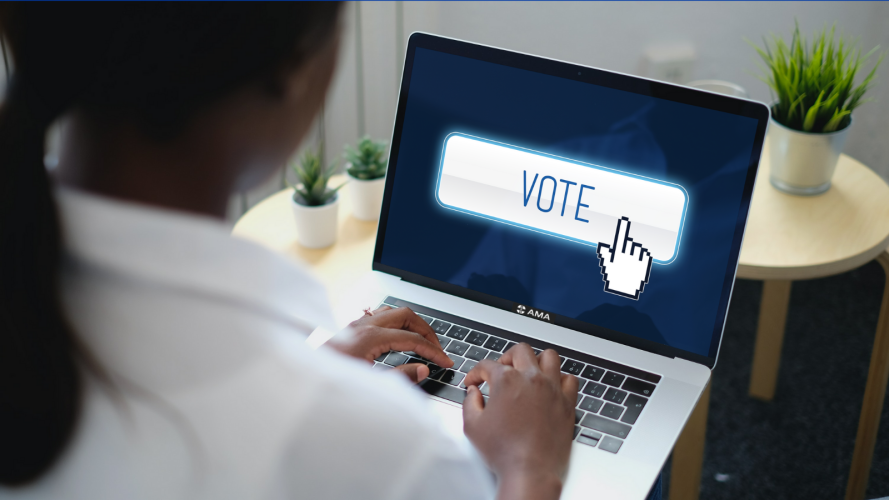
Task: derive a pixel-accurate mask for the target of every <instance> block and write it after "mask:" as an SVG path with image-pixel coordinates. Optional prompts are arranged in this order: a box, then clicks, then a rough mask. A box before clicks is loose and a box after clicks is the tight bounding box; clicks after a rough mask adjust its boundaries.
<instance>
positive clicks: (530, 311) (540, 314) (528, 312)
mask: <svg viewBox="0 0 889 500" xmlns="http://www.w3.org/2000/svg"><path fill="white" fill-rule="evenodd" d="M515 312H516V314H521V315H522V316H530V317H532V318H534V319H539V320H540V321H546V322H547V323H552V322H553V320H552V318H550V315H549V313H548V312H546V311H541V310H540V309H534V308H533V307H528V306H525V305H522V304H516V306H515Z"/></svg>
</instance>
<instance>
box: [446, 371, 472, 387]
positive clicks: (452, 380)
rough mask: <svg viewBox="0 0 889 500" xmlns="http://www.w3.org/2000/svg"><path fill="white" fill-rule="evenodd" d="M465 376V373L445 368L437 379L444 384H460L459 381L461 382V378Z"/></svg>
mask: <svg viewBox="0 0 889 500" xmlns="http://www.w3.org/2000/svg"><path fill="white" fill-rule="evenodd" d="M465 377H466V375H463V374H462V373H460V372H455V371H454V370H447V371H445V372H444V373H443V374H442V375H441V377H440V378H439V380H441V381H442V382H444V383H446V384H450V385H460V382H463V379H464V378H465Z"/></svg>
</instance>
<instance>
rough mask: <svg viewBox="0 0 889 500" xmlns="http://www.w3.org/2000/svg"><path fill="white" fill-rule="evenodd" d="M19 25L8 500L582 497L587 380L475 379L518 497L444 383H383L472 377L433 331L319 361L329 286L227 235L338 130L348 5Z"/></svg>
mask: <svg viewBox="0 0 889 500" xmlns="http://www.w3.org/2000/svg"><path fill="white" fill-rule="evenodd" d="M2 9H3V10H2V12H0V22H2V29H3V34H4V38H5V40H6V41H7V43H8V45H9V48H10V50H11V53H12V56H13V61H14V64H15V71H14V78H13V81H12V84H11V86H10V88H9V91H8V93H7V95H6V99H5V102H4V104H3V107H2V110H0V169H2V175H3V178H2V181H0V186H2V187H0V189H2V190H3V196H2V200H0V203H2V208H0V234H2V238H3V243H2V248H0V252H2V259H0V291H2V294H0V496H3V497H4V498H16V499H18V498H62V497H64V498H83V499H87V498H88V499H102V498H128V499H131V498H137V499H138V498H165V499H166V498H189V499H203V498H206V499H210V498H212V499H220V498H223V499H224V498H239V499H243V498H294V497H298V498H319V497H320V498H363V499H364V498H390V499H395V498H419V497H421V496H422V497H424V498H445V497H447V498H484V497H490V496H493V494H494V488H495V487H496V491H497V495H498V496H499V497H501V498H535V499H545V498H557V497H558V496H559V493H560V490H561V486H562V479H563V477H564V474H565V469H566V466H567V461H568V454H569V450H570V443H571V435H572V426H573V406H574V401H575V398H576V394H577V381H576V379H575V378H574V377H571V376H567V375H562V374H560V372H559V358H558V356H557V355H556V353H555V352H553V351H545V352H543V353H542V354H541V355H539V356H535V355H534V353H533V351H532V350H531V349H530V348H529V347H528V346H526V345H519V346H516V347H515V348H513V349H512V350H510V351H509V352H508V353H506V354H505V355H504V356H503V357H502V358H501V360H500V362H499V363H492V362H489V361H483V362H482V363H480V364H479V365H478V367H477V368H476V369H475V370H474V371H473V372H471V373H470V374H469V375H468V376H467V379H466V380H467V384H468V385H470V389H469V393H468V397H467V400H466V403H465V404H464V410H463V411H464V421H465V424H464V426H465V428H464V430H465V433H466V435H467V436H468V437H469V439H470V440H471V441H472V443H473V444H474V445H475V449H476V450H477V451H478V452H479V454H480V455H481V457H482V458H483V459H484V461H485V462H486V464H487V466H488V467H489V468H490V470H492V471H493V472H494V475H495V476H496V484H495V483H494V482H492V480H491V477H490V475H489V474H488V473H487V471H485V468H484V465H483V464H481V463H480V462H479V461H477V459H476V455H475V453H474V452H473V451H472V450H466V449H463V448H462V447H460V446H459V444H458V442H457V441H455V440H453V439H452V438H450V437H449V436H448V435H447V434H446V433H445V431H444V430H442V428H441V427H440V426H439V425H438V424H437V422H436V421H435V420H433V419H432V417H431V416H430V415H429V413H428V412H427V411H426V407H425V406H424V402H425V400H424V399H423V397H422V396H421V393H420V391H417V390H415V389H414V388H412V387H411V386H410V385H409V383H408V378H410V379H412V380H414V381H417V380H420V379H422V378H423V377H425V376H426V375H427V374H428V369H427V368H425V367H419V366H416V365H415V366H408V367H404V368H402V369H401V370H402V371H403V372H404V373H405V374H406V375H407V376H408V377H407V378H405V377H394V376H392V375H391V374H380V373H377V372H374V371H372V370H370V368H369V364H368V361H370V360H372V359H374V358H375V357H377V356H378V355H379V354H381V353H382V352H386V351H388V350H390V349H396V350H413V351H416V352H417V353H419V354H421V355H423V356H425V357H427V358H429V359H431V360H433V361H435V362H436V363H438V364H440V365H443V366H449V365H450V360H449V359H448V358H447V357H446V355H445V354H444V352H443V351H442V350H441V346H440V345H439V343H438V341H437V338H436V336H435V335H434V333H433V332H432V331H431V329H430V328H429V327H428V325H426V324H425V323H424V322H423V321H422V320H419V319H418V317H417V316H416V315H415V314H413V313H412V312H411V311H410V310H408V309H398V310H381V311H378V312H376V313H374V314H372V315H367V316H365V317H363V318H361V319H359V320H357V321H356V322H354V323H353V324H352V325H351V326H350V330H351V335H343V336H342V339H341V340H338V341H336V342H334V345H333V346H332V347H333V349H328V348H323V349H319V350H318V351H312V350H310V349H308V348H307V347H306V346H305V345H304V342H303V339H304V338H305V335H306V334H308V333H309V332H310V331H311V330H312V329H313V328H314V326H315V325H317V324H323V323H325V322H329V320H330V313H329V312H328V306H327V304H326V303H325V302H324V299H323V297H324V293H323V291H322V289H321V288H320V286H319V284H318V283H317V282H315V281H314V280H313V279H312V278H311V277H310V276H309V275H308V274H307V273H306V272H305V271H304V270H303V269H302V268H300V267H297V266H295V265H293V264H291V263H289V262H287V261H285V260H283V259H282V258H281V257H279V256H276V255H274V254H271V253H268V252H266V251H265V250H263V249H261V248H258V247H256V246H254V245H252V244H249V243H247V242H243V241H238V240H234V239H232V238H230V237H229V236H228V234H227V231H226V228H225V226H224V225H223V224H222V223H221V220H222V219H223V217H224V212H225V208H226V206H227V201H228V199H229V196H230V195H231V193H233V192H236V191H239V190H243V189H247V188H249V187H251V186H253V185H255V184H257V183H258V182H260V181H262V180H263V179H266V178H268V177H269V176H270V175H272V174H273V173H274V172H275V171H276V170H277V169H278V168H279V167H280V166H281V165H283V164H284V163H285V161H286V159H287V158H288V157H289V156H290V155H291V154H292V153H293V151H294V150H295V149H296V147H297V145H298V144H299V142H300V140H301V138H302V137H303V136H304V135H305V133H306V131H307V130H308V128H309V126H310V124H311V123H312V120H313V117H314V116H315V114H316V113H317V111H318V109H319V108H320V106H321V103H322V101H323V99H324V95H325V92H326V90H327V87H328V85H329V83H330V79H331V75H332V73H333V68H334V67H335V62H336V54H337V49H338V44H339V33H340V20H339V16H340V10H341V7H340V5H338V4H333V3H323V4H310V3H295V4H283V3H275V4H253V3H248V4H229V3H225V4H221V5H207V4H203V3H201V4H179V3H167V4H148V5H143V4H137V5H131V4H107V5H106V4H100V5H96V4H73V5H72V4H61V5H44V4H29V3H25V4H12V5H3V6H2ZM61 117H64V119H65V123H66V125H65V130H66V133H65V141H64V146H63V148H62V154H61V157H60V161H59V165H58V167H57V168H56V169H55V171H54V173H53V175H52V179H51V178H50V176H49V175H48V173H47V171H46V169H45V168H44V167H43V163H42V158H43V153H44V151H43V142H44V137H45V134H46V130H47V127H48V126H49V125H50V123H52V122H53V121H54V120H56V119H58V118H61ZM355 358H357V359H355ZM482 381H488V382H489V383H490V385H491V388H492V389H491V391H492V392H491V398H490V400H489V401H488V402H487V403H485V402H484V401H483V399H482V396H481V393H480V392H479V390H478V388H477V387H475V385H477V384H481V382H482Z"/></svg>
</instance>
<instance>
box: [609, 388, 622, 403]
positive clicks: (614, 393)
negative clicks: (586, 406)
mask: <svg viewBox="0 0 889 500" xmlns="http://www.w3.org/2000/svg"><path fill="white" fill-rule="evenodd" d="M626 397H627V393H626V392H624V391H621V390H620V389H615V388H613V387H612V388H610V389H608V392H606V393H605V401H611V402H612V403H617V404H621V403H623V402H624V398H626Z"/></svg>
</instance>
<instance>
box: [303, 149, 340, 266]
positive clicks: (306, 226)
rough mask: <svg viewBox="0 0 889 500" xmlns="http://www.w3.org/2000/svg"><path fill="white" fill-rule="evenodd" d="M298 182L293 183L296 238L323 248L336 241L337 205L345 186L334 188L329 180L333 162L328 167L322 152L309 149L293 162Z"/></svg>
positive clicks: (308, 244)
mask: <svg viewBox="0 0 889 500" xmlns="http://www.w3.org/2000/svg"><path fill="white" fill-rule="evenodd" d="M290 167H291V168H292V169H293V171H294V173H296V178H297V183H296V184H295V185H293V186H291V187H292V188H293V197H292V198H291V203H290V205H291V206H292V207H293V218H294V220H295V221H296V238H297V241H299V244H300V245H302V246H304V247H308V248H324V247H328V246H330V245H333V244H334V242H336V233H337V211H338V210H337V209H338V207H339V195H338V194H337V191H339V189H340V188H341V187H342V185H341V186H338V187H336V188H334V189H331V188H330V187H329V186H328V185H327V183H328V181H329V180H330V176H331V175H333V170H334V166H333V165H330V166H328V167H327V168H324V166H323V165H322V163H321V155H320V153H319V152H314V151H307V152H306V153H305V154H304V155H303V156H302V158H301V159H300V160H299V162H293V163H291V165H290Z"/></svg>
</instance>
